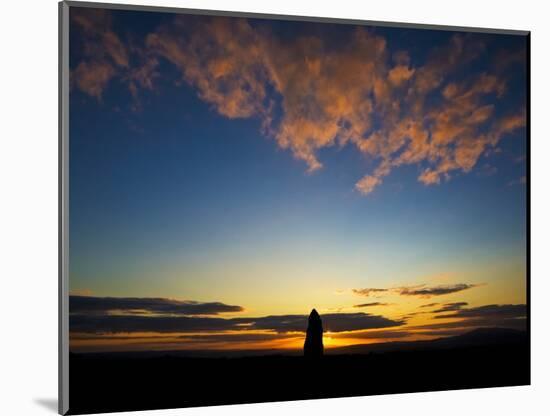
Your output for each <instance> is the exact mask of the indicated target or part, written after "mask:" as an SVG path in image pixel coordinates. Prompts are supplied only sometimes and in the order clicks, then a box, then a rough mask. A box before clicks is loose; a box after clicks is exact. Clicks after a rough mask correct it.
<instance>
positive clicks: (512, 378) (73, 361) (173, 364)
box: [69, 330, 529, 414]
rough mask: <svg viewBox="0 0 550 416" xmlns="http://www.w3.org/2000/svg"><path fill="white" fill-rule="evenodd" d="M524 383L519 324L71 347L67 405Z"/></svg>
mask: <svg viewBox="0 0 550 416" xmlns="http://www.w3.org/2000/svg"><path fill="white" fill-rule="evenodd" d="M524 384H529V347H528V338H527V336H526V334H525V333H524V332H515V331H500V332H494V331H493V330H485V331H477V332H474V333H470V334H466V335H462V336H459V337H454V338H448V339H443V340H438V341H430V342H415V343H396V344H379V345H377V346H365V347H353V348H343V349H339V350H333V353H332V354H328V355H325V356H324V357H323V358H322V359H319V360H311V359H310V360H307V359H304V358H303V357H301V356H283V355H269V356H265V355H264V356H260V355H258V356H249V357H238V356H233V357H218V356H212V357H189V356H185V355H182V354H181V353H156V354H151V353H150V354H123V353H118V354H71V356H70V392H69V394H70V400H69V406H70V411H69V413H70V414H79V413H100V412H113V411H125V410H139V409H161V408H176V407H189V406H210V405H221V404H236V403H250V402H270V401H284V400H302V399H318V398H329V397H345V396H363V395H373V394H388V393H405V392H420V391H430V390H449V389H464V388H480V387H496V386H513V385H524Z"/></svg>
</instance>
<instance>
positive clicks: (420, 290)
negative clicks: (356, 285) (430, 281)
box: [352, 283, 479, 307]
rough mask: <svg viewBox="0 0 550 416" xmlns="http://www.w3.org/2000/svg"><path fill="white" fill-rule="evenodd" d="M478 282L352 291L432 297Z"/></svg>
mask: <svg viewBox="0 0 550 416" xmlns="http://www.w3.org/2000/svg"><path fill="white" fill-rule="evenodd" d="M477 286H479V285H477V284H469V283H456V284H451V285H439V286H427V285H425V284H422V285H415V286H401V287H394V288H388V289H383V288H364V289H352V292H353V293H355V294H356V295H360V296H365V297H368V296H371V295H372V294H375V295H376V294H378V293H384V292H388V293H392V294H397V295H401V296H418V297H421V298H430V297H432V296H442V295H448V294H451V293H457V292H462V291H463V290H467V289H471V288H473V287H477ZM435 305H437V304H436V303H430V304H428V305H423V307H429V306H435Z"/></svg>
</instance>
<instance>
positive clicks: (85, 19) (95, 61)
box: [70, 8, 159, 100]
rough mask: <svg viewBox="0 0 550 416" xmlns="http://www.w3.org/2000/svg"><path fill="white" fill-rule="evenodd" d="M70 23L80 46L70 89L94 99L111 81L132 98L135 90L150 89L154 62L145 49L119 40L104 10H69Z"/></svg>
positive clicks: (153, 73)
mask: <svg viewBox="0 0 550 416" xmlns="http://www.w3.org/2000/svg"><path fill="white" fill-rule="evenodd" d="M71 24H72V26H71V30H74V31H75V32H76V33H77V34H79V35H80V40H81V43H82V44H81V45H78V46H77V47H78V49H79V53H80V54H81V58H80V61H79V63H78V65H76V67H75V68H74V69H73V70H72V71H71V74H70V77H71V85H72V86H74V87H76V88H77V89H79V90H80V91H81V92H83V93H85V94H87V95H90V96H92V97H94V98H96V99H98V100H101V98H102V95H103V91H104V90H105V89H106V88H107V86H108V84H109V83H110V82H111V81H112V80H113V79H115V78H119V79H120V80H121V81H122V82H123V83H125V84H126V85H127V86H128V89H129V90H130V92H131V93H132V95H133V96H134V98H136V97H137V91H138V89H139V88H141V89H149V90H151V89H153V81H154V79H155V78H157V77H158V76H159V73H158V71H157V67H158V60H157V59H156V58H155V57H154V56H151V55H150V54H148V53H147V51H146V50H145V49H143V48H140V47H135V46H132V45H130V44H129V42H124V41H123V40H121V39H120V37H119V36H118V35H117V34H116V33H115V32H114V30H113V22H112V16H111V14H110V13H109V12H108V11H107V10H103V9H92V8H75V9H73V10H71ZM73 38H76V36H73ZM131 61H132V62H131ZM131 63H132V65H130V64H131Z"/></svg>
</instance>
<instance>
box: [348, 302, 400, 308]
mask: <svg viewBox="0 0 550 416" xmlns="http://www.w3.org/2000/svg"><path fill="white" fill-rule="evenodd" d="M389 305H391V303H384V302H369V303H360V304H359V305H353V307H354V308H369V307H371V306H389Z"/></svg>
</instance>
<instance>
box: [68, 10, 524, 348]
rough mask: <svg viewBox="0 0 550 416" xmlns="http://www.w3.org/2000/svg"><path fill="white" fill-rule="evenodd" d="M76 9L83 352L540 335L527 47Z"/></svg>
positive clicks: (73, 144)
mask: <svg viewBox="0 0 550 416" xmlns="http://www.w3.org/2000/svg"><path fill="white" fill-rule="evenodd" d="M70 13H71V16H70V17H71V24H70V68H71V82H70V83H71V95H70V288H71V299H70V313H71V315H70V332H71V349H72V350H73V351H111V350H159V349H166V350H177V349H193V350H197V349H261V348H299V347H301V346H302V345H303V337H304V334H303V332H304V331H305V327H306V325H307V315H308V314H309V312H310V310H311V309H312V308H314V307H315V308H316V309H317V310H318V311H319V313H320V314H321V317H322V319H323V323H324V327H325V332H326V333H325V338H324V342H325V345H326V346H327V347H328V348H330V347H333V346H342V345H349V344H358V343H370V342H382V341H387V340H401V341H404V340H413V339H430V338H434V337H440V336H448V335H453V334H458V333H461V332H464V331H466V330H470V329H472V328H476V327H484V326H502V327H509V328H518V329H522V328H525V316H526V306H525V303H526V244H527V242H526V174H527V172H526V156H527V154H526V152H527V135H526V123H527V119H526V77H527V73H526V65H525V62H526V59H527V58H526V53H527V50H526V45H527V38H526V37H524V36H519V35H502V34H499V35H494V34H473V33H457V32H449V31H433V30H419V29H392V28H383V27H370V26H354V25H343V24H320V23H305V22H290V21H277V20H262V19H237V18H227V17H223V18H222V17H218V18H213V17H206V16H202V17H200V16H187V15H173V14H163V13H153V12H130V11H103V10H97V9H89V8H74V7H71V10H70Z"/></svg>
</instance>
